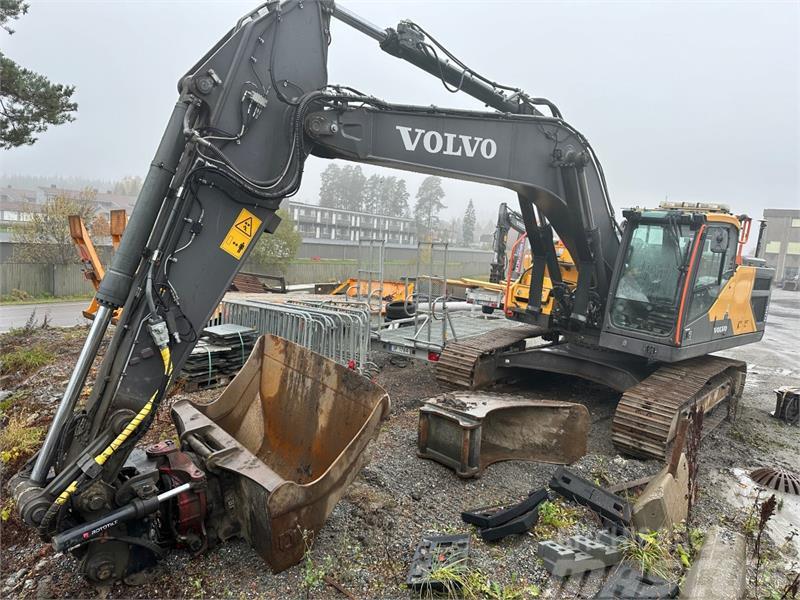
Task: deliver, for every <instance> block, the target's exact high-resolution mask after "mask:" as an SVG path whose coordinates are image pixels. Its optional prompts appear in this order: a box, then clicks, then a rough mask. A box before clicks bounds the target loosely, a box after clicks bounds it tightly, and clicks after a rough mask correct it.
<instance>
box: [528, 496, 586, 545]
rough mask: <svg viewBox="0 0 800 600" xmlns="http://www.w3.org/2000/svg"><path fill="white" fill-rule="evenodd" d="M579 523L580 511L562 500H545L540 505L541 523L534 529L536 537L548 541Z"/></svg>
mask: <svg viewBox="0 0 800 600" xmlns="http://www.w3.org/2000/svg"><path fill="white" fill-rule="evenodd" d="M577 522H578V511H577V509H575V508H572V507H571V506H568V505H566V504H564V503H563V502H562V501H561V500H560V499H558V500H554V501H550V500H545V501H544V502H542V503H541V504H540V505H539V522H538V523H537V525H536V528H535V529H534V533H535V535H536V536H538V537H540V538H543V539H547V538H549V537H552V535H553V534H554V533H555V532H556V531H558V530H560V529H565V528H567V527H572V526H573V525H575V523H577Z"/></svg>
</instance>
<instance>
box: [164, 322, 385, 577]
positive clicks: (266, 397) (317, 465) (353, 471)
mask: <svg viewBox="0 0 800 600" xmlns="http://www.w3.org/2000/svg"><path fill="white" fill-rule="evenodd" d="M388 412H389V397H388V395H387V394H386V392H385V391H384V390H383V389H382V388H381V387H379V386H378V385H376V384H374V383H372V382H371V381H370V380H368V379H367V378H365V377H362V376H361V375H359V374H358V373H357V372H355V371H353V370H351V369H348V368H346V367H344V366H342V365H340V364H337V363H336V362H334V361H332V360H330V359H327V358H325V357H323V356H321V355H319V354H316V353H314V352H311V351H309V350H307V349H305V348H303V347H301V346H299V345H297V344H293V343H291V342H289V341H287V340H284V339H282V338H278V337H275V336H271V335H266V336H263V337H261V338H259V340H258V342H257V343H256V346H255V348H254V349H253V352H252V354H251V355H250V358H249V359H248V360H247V362H246V363H245V365H244V367H243V368H242V370H241V371H240V372H239V374H238V375H237V376H236V378H235V379H234V380H233V381H232V382H231V383H230V385H229V386H228V387H227V388H226V389H225V391H224V392H223V393H222V395H221V396H220V397H219V398H217V399H216V400H215V401H213V402H211V403H210V404H206V405H202V406H194V405H192V404H190V403H189V402H188V401H186V400H182V401H179V402H176V403H175V404H174V405H173V408H172V419H173V421H174V422H175V426H176V428H177V430H178V433H179V436H180V440H181V446H182V447H183V448H188V449H190V450H191V451H192V452H194V453H195V454H196V456H197V457H198V458H199V459H200V461H201V462H202V465H201V466H202V468H203V470H204V471H206V472H208V473H212V474H215V475H218V476H219V477H220V482H221V484H222V485H223V488H224V489H223V495H224V497H225V506H224V509H222V511H221V514H219V516H218V517H217V518H219V519H221V520H225V519H233V520H234V521H235V523H236V527H235V528H233V527H232V528H229V529H230V530H231V531H234V532H235V533H238V535H241V536H242V537H244V538H245V539H246V540H247V541H248V542H249V543H250V545H251V546H253V548H254V549H255V550H256V551H257V552H258V553H259V554H260V555H261V557H262V558H263V559H264V560H265V561H266V562H267V563H268V564H269V565H270V566H271V567H272V569H273V570H274V571H276V572H277V571H281V570H283V569H286V568H287V567H290V566H292V565H294V564H296V563H298V562H300V560H302V558H303V555H304V553H305V551H306V548H307V545H306V544H308V539H307V537H308V536H309V535H310V536H312V537H313V535H314V534H315V533H316V532H317V531H319V529H320V528H321V527H322V525H323V524H324V523H325V520H326V519H327V517H328V515H329V514H330V512H331V511H332V510H333V507H334V506H335V505H336V503H337V502H338V501H339V499H340V498H341V497H342V495H343V494H344V492H345V490H346V489H347V487H348V486H349V485H350V483H351V482H352V480H353V479H354V478H355V477H356V475H357V474H358V472H359V471H360V470H361V467H362V466H363V465H364V463H365V461H366V453H365V452H364V450H365V449H366V447H367V445H368V444H369V442H370V441H371V440H372V439H374V438H375V437H376V436H377V434H378V428H379V426H380V422H381V420H382V418H384V417H385V416H386V415H387V414H388ZM220 523H221V521H220ZM220 523H217V524H220ZM231 535H233V533H232V534H231Z"/></svg>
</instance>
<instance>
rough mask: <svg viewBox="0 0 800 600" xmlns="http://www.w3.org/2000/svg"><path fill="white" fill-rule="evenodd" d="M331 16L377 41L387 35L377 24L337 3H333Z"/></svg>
mask: <svg viewBox="0 0 800 600" xmlns="http://www.w3.org/2000/svg"><path fill="white" fill-rule="evenodd" d="M333 16H334V18H336V19H339V20H340V21H341V22H342V23H345V24H346V25H349V26H350V27H352V28H353V29H357V30H358V31H360V32H361V33H363V34H364V35H368V36H369V37H371V38H372V39H373V40H375V41H377V42H382V41H383V40H385V39H386V38H387V37H389V35H388V34H387V33H386V30H385V29H381V28H380V27H378V26H377V25H373V24H372V23H370V22H369V21H367V20H366V19H363V18H362V17H360V16H358V15H357V14H355V13H354V12H351V11H349V10H347V9H346V8H345V7H343V6H341V5H339V4H334V5H333Z"/></svg>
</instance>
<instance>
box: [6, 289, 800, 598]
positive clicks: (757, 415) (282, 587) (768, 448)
mask: <svg viewBox="0 0 800 600" xmlns="http://www.w3.org/2000/svg"><path fill="white" fill-rule="evenodd" d="M798 315H800V293H791V292H783V291H782V290H776V291H775V292H774V293H773V300H772V304H771V313H770V317H769V325H768V329H767V334H766V336H765V339H764V341H762V342H761V343H760V344H755V345H751V346H745V347H743V348H739V349H735V350H733V351H730V352H727V353H725V354H726V355H728V356H731V357H736V358H739V359H743V360H746V361H747V362H748V363H749V374H748V379H747V385H746V387H745V392H744V396H743V398H742V401H741V404H740V409H739V414H738V419H737V422H736V423H734V424H731V423H729V422H724V423H723V424H722V425H721V426H720V427H719V428H718V429H717V430H715V431H714V432H712V433H710V434H709V435H708V436H707V437H706V438H705V440H704V442H703V452H702V461H701V471H700V480H699V485H700V490H701V491H700V498H699V503H698V505H697V506H696V508H695V512H694V519H695V525H696V526H698V527H699V528H700V529H704V528H705V527H706V526H708V525H710V524H712V523H722V524H725V525H727V526H729V527H731V528H737V527H740V526H741V519H742V514H741V510H739V509H735V508H734V507H733V506H732V505H731V504H730V502H729V500H728V499H727V498H726V496H727V495H728V492H729V489H730V488H731V487H732V486H734V485H735V481H736V479H735V477H734V476H733V474H732V469H733V468H735V467H739V468H743V469H745V470H748V471H749V470H750V469H753V468H756V467H758V466H777V467H783V468H787V469H794V470H797V469H798V459H797V457H798V455H800V435H798V429H797V428H792V427H788V426H786V425H784V424H782V423H780V422H778V421H775V420H774V419H772V418H771V417H769V415H768V412H769V411H771V410H773V409H774V403H775V401H774V393H773V390H774V389H775V388H777V387H779V386H780V385H800V366H799V365H798V361H797V358H796V355H795V353H796V345H797V341H796V340H797V334H798V333H799V332H798V327H800V318H799V317H798ZM81 333H82V331H81V330H71V329H66V330H59V332H54V331H52V330H50V331H41V332H37V333H36V336H37V339H38V338H41V343H43V344H51V345H53V347H54V348H61V350H62V351H61V352H60V353H58V358H57V360H56V362H54V363H53V364H51V365H49V366H47V367H44V368H42V369H41V370H40V371H39V372H37V373H35V374H33V375H32V376H30V377H28V378H27V379H20V380H18V379H16V378H13V377H12V378H4V380H3V381H2V383H3V388H4V389H8V390H15V391H17V392H19V391H25V390H30V391H31V392H32V393H30V394H28V395H27V397H26V399H25V401H24V402H20V403H18V405H15V406H14V407H11V408H9V409H7V413H11V412H13V411H15V410H16V411H19V412H20V414H25V415H27V417H28V418H30V419H31V420H30V423H31V425H32V426H33V425H38V424H44V423H46V422H47V420H48V418H49V415H50V414H51V413H52V411H53V410H54V408H55V404H56V402H57V399H58V397H59V393H60V390H61V389H63V385H64V382H65V381H66V378H67V377H68V375H69V370H70V369H71V365H72V363H73V362H74V354H75V352H73V351H70V348H71V347H72V346H74V345H75V343H76V340H79V339H80V335H81ZM62 338H63V339H62ZM376 361H377V362H378V363H379V364H381V365H382V368H381V371H380V373H379V375H378V376H377V381H378V383H380V384H381V385H382V386H383V387H384V388H385V389H386V390H387V391H388V392H389V394H390V396H391V398H392V412H391V415H390V416H389V418H388V419H387V421H386V422H385V423H384V425H383V427H382V429H381V433H380V435H379V438H378V439H377V441H376V442H375V443H373V444H372V445H371V447H370V449H369V453H370V461H369V463H368V465H367V466H366V467H365V468H364V470H363V471H362V473H361V474H360V475H359V477H358V478H357V479H356V481H355V483H354V484H353V485H352V486H351V487H350V489H349V490H348V492H347V494H346V496H345V498H344V499H343V500H342V501H340V502H339V503H338V505H337V506H336V508H335V509H334V511H333V513H332V514H331V516H330V518H329V519H328V521H327V524H326V525H325V527H324V528H323V530H322V531H321V533H320V535H319V536H318V539H317V540H316V541H315V543H314V546H313V548H311V549H310V551H309V553H308V559H307V560H306V561H305V562H304V563H302V564H300V565H297V566H295V567H292V568H290V569H288V570H286V571H284V572H282V573H279V574H272V573H271V572H270V570H269V568H268V567H267V566H266V565H265V564H264V563H263V562H262V561H261V559H260V558H259V557H258V556H257V555H256V554H255V553H254V552H253V551H251V550H250V548H249V547H248V546H247V544H246V543H244V542H242V541H237V542H230V543H227V544H224V545H222V546H219V547H217V548H214V549H212V550H210V551H208V552H206V553H205V554H203V555H201V556H197V557H193V556H191V555H189V554H188V553H187V552H185V551H175V552H173V553H171V554H170V555H169V556H168V558H167V559H166V560H165V561H164V562H163V563H162V564H161V565H160V567H159V568H158V569H157V571H156V572H154V573H153V575H152V578H151V579H150V580H149V581H148V583H147V584H145V585H142V586H137V587H130V586H125V585H121V584H120V585H115V586H113V587H112V588H110V589H107V590H101V591H98V590H96V589H93V588H91V587H90V586H88V585H87V584H86V583H84V582H83V580H82V579H81V578H80V577H79V576H78V575H77V573H76V568H77V563H76V562H75V561H74V559H73V558H71V557H70V556H65V555H60V554H59V555H54V554H53V552H52V550H50V548H49V546H48V545H46V544H44V543H42V542H40V541H39V540H37V539H36V538H35V536H33V535H32V534H31V533H30V532H29V531H27V530H26V529H23V528H22V527H21V526H20V525H19V523H18V522H16V518H15V517H13V516H12V517H11V518H10V519H9V520H8V521H6V522H4V523H3V537H2V548H0V550H1V554H0V558H1V559H2V564H1V565H0V592H1V593H2V595H3V596H5V597H8V596H15V597H26V598H33V597H40V598H41V597H96V596H98V595H99V594H100V595H106V596H107V597H112V598H123V597H124V598H153V597H175V598H177V597H237V598H241V597H247V598H249V597H259V598H306V597H310V598H337V597H342V598H344V597H345V595H344V594H343V592H342V591H341V590H337V589H336V587H333V586H332V585H331V584H329V583H326V582H325V579H324V578H323V577H322V574H324V575H326V576H327V577H328V578H329V580H330V581H334V582H335V583H336V584H337V585H338V586H339V587H340V588H341V589H342V590H345V591H346V593H347V594H350V595H351V597H354V598H408V597H409V592H408V591H407V590H404V589H403V588H402V587H401V585H400V584H402V582H403V581H404V580H405V575H406V570H407V568H408V562H409V560H410V558H411V556H412V554H413V550H414V547H415V546H416V543H417V541H418V540H419V538H420V536H422V535H423V534H425V533H430V532H440V533H456V532H470V531H472V529H471V528H470V527H469V526H466V525H465V524H464V523H462V522H461V520H460V517H459V513H460V511H461V510H462V509H465V508H471V507H474V506H481V505H485V504H491V503H494V502H498V501H508V500H512V499H521V498H522V497H524V496H525V495H526V494H527V492H528V491H530V490H531V489H534V488H538V487H542V486H545V485H546V484H547V482H548V480H549V478H550V475H551V473H552V472H553V469H554V467H553V466H552V465H546V464H541V463H528V462H521V461H509V462H505V463H499V464H495V465H493V466H491V467H489V468H488V469H487V470H486V472H485V473H484V474H483V476H482V477H481V478H479V479H473V480H462V479H459V478H458V477H456V476H455V475H454V474H453V472H452V471H450V470H448V469H447V468H445V467H443V466H441V465H439V464H438V463H435V462H431V461H426V460H421V459H419V458H417V456H416V439H417V422H418V407H419V406H420V403H421V401H422V400H423V399H425V398H428V397H430V396H433V395H436V394H437V393H440V392H441V391H442V390H440V389H439V386H438V384H437V383H436V381H435V379H434V377H433V373H432V369H431V368H430V367H429V366H427V365H422V364H419V363H407V364H406V363H403V362H399V361H397V360H394V359H392V360H390V359H389V357H388V356H386V355H381V354H379V355H378V356H377V357H376ZM34 390H35V393H33V391H34ZM495 391H500V392H502V391H509V392H510V391H513V392H514V393H516V394H523V395H525V396H528V397H531V398H550V399H558V400H566V401H572V402H580V403H582V404H585V405H586V406H587V407H588V408H589V411H590V414H591V418H592V429H591V434H590V439H589V453H588V454H587V455H586V456H585V457H584V458H582V459H581V460H580V461H578V462H577V463H576V464H575V465H574V469H575V470H576V471H578V472H579V473H582V474H583V475H584V476H586V477H588V478H590V479H593V480H597V481H600V482H602V483H604V484H613V483H618V482H622V481H627V480H631V479H636V478H639V477H642V476H644V475H649V474H652V473H655V472H656V471H658V469H659V468H660V464H659V463H657V462H655V461H638V460H631V459H625V458H622V457H620V456H618V455H617V454H616V452H615V451H614V448H613V446H612V444H611V440H610V427H611V418H612V415H613V411H614V408H615V404H616V401H617V398H618V396H617V394H615V393H614V392H611V391H609V390H607V389H605V388H602V387H600V386H597V385H594V384H590V383H586V382H581V381H578V380H575V379H571V378H565V377H557V376H552V375H547V374H533V373H528V374H526V375H524V380H520V381H519V382H517V383H516V384H515V385H511V384H504V385H502V386H498V387H497V388H496V390H495ZM217 392H218V391H213V390H211V391H206V392H203V393H202V395H203V396H205V397H209V396H211V395H213V394H215V393H217ZM31 417H32V418H31ZM6 418H8V414H6V415H4V416H3V417H2V419H6ZM0 423H4V421H0ZM158 435H166V436H168V435H170V427H169V423H168V420H167V419H165V418H161V419H160V420H159V422H158V426H157V431H156V432H151V433H150V434H149V435H148V438H149V439H156V438H157V436H158ZM14 466H15V465H7V466H5V467H4V468H3V472H2V473H0V474H1V475H2V481H3V482H5V481H7V479H8V477H9V476H10V474H11V471H13V468H14ZM17 466H18V465H17ZM3 493H4V495H5V494H6V492H5V490H4V491H3ZM577 514H578V516H579V519H578V523H577V524H576V525H575V526H573V527H571V528H568V529H566V530H563V531H560V532H559V536H558V537H568V535H571V534H572V533H575V532H577V531H586V532H589V531H591V530H592V529H593V527H594V526H595V525H594V522H593V520H592V519H591V518H590V515H588V514H586V513H585V512H583V511H578V513H577ZM795 525H797V523H795ZM786 535H789V532H784V531H777V532H773V537H774V539H773V540H772V542H771V543H770V544H769V549H770V559H769V560H768V561H767V565H768V566H767V568H768V569H769V570H770V573H772V574H771V575H770V577H772V578H773V580H774V583H775V586H779V585H780V583H781V582H782V581H783V579H782V578H784V577H785V575H784V573H785V571H787V570H789V569H791V568H792V563H793V561H796V560H797V556H796V555H795V554H794V553H795V552H796V549H795V547H794V545H793V544H792V543H788V544H786V543H784V540H783V538H784V537H785V536H786ZM536 541H537V539H536V537H534V535H533V534H532V533H529V534H527V535H522V536H514V537H511V538H506V539H505V540H503V541H501V542H499V543H495V544H485V543H483V542H481V541H479V540H478V539H477V538H476V537H475V536H473V545H472V566H473V567H474V568H475V569H478V570H480V571H481V573H482V574H483V576H484V577H485V578H486V579H487V580H490V581H494V582H498V584H499V586H500V588H505V589H506V590H507V591H508V592H509V593H511V592H514V593H517V594H518V595H517V596H514V597H534V596H535V591H536V590H539V591H540V593H541V597H544V598H587V597H591V596H592V595H593V594H594V593H595V592H596V591H597V589H598V587H599V585H600V584H601V583H602V580H603V578H604V574H603V573H602V572H600V573H598V572H595V574H593V575H592V576H590V577H586V578H583V579H580V578H578V579H579V580H577V581H576V580H575V578H573V580H571V581H568V582H567V583H566V584H564V585H562V584H561V583H560V582H559V581H558V580H556V579H553V578H550V577H549V575H548V573H547V572H546V571H545V570H544V568H543V567H542V566H541V562H540V561H539V560H538V558H537V556H536ZM533 586H535V587H533ZM761 593H762V594H763V593H764V590H763V589H762V590H761Z"/></svg>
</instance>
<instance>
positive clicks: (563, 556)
mask: <svg viewBox="0 0 800 600" xmlns="http://www.w3.org/2000/svg"><path fill="white" fill-rule="evenodd" d="M538 553H539V556H540V557H541V559H542V560H549V561H550V562H557V561H559V560H566V561H573V560H575V551H574V550H572V549H571V548H567V547H566V546H562V545H561V544H558V543H556V542H554V541H553V540H547V541H546V542H539V547H538Z"/></svg>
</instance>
